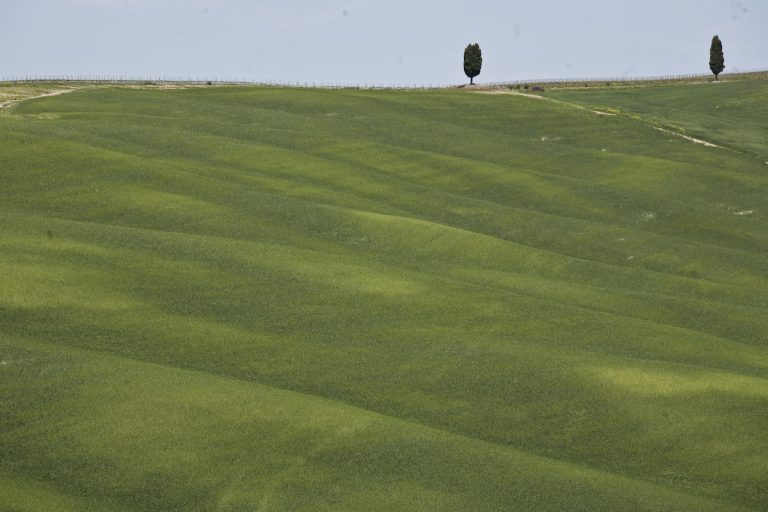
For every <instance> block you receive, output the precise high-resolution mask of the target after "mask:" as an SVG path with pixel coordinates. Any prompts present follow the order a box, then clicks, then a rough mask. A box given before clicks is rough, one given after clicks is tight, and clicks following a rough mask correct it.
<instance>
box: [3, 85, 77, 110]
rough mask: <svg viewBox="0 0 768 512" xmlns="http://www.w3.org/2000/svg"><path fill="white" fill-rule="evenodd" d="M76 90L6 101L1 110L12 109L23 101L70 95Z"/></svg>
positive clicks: (61, 90) (62, 90)
mask: <svg viewBox="0 0 768 512" xmlns="http://www.w3.org/2000/svg"><path fill="white" fill-rule="evenodd" d="M76 90H77V88H71V89H58V90H56V91H50V92H46V93H44V94H38V95H37V96H28V97H26V98H17V99H14V100H10V101H6V102H4V103H0V109H6V108H8V107H11V106H13V105H15V104H17V103H21V102H22V101H29V100H36V99H39V98H48V97H50V96H59V95H61V94H67V93H70V92H72V91H76Z"/></svg>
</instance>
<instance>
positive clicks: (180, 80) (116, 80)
mask: <svg viewBox="0 0 768 512" xmlns="http://www.w3.org/2000/svg"><path fill="white" fill-rule="evenodd" d="M19 83H28V84H31V83H46V84H47V83H50V84H114V85H146V86H152V85H158V86H160V85H188V86H206V85H208V86H213V85H250V86H261V87H287V88H315V89H441V88H446V87H451V86H452V85H451V84H434V83H429V84H426V83H420V84H416V83H414V84H375V83H362V82H361V83H329V82H309V81H306V82H296V81H294V82H291V81H273V80H267V81H264V80H249V79H243V78H233V77H223V78H222V77H206V76H194V77H190V76H186V77H185V76H102V75H25V76H10V77H0V84H19Z"/></svg>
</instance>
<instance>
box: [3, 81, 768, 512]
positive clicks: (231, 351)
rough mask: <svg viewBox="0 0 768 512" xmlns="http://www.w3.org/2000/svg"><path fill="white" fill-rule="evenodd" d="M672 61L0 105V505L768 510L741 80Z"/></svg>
mask: <svg viewBox="0 0 768 512" xmlns="http://www.w3.org/2000/svg"><path fill="white" fill-rule="evenodd" d="M674 87H675V89H674V90H671V89H670V88H665V87H659V88H656V87H653V88H648V89H643V90H637V91H627V92H623V91H620V92H616V91H610V90H606V91H598V92H594V91H592V92H586V93H582V92H576V91H573V92H566V91H563V92H558V93H547V98H550V99H553V98H554V99H557V100H558V101H549V100H547V99H544V100H537V99H533V98H529V97H523V96H519V95H513V94H493V95H492V94H478V93H473V92H467V91H458V90H447V91H351V90H350V91H327V90H291V89H269V88H247V87H210V88H190V89H179V90H157V89H152V88H147V89H129V88H105V87H96V88H88V89H83V90H79V91H75V92H71V93H69V94H65V95H60V96H55V97H45V98H39V99H34V100H29V101H24V102H21V103H18V104H15V105H13V106H11V107H10V108H8V109H6V110H5V111H4V112H3V113H1V114H0V151H1V152H2V166H1V167H0V180H2V181H0V205H2V207H1V208H0V225H2V233H3V234H2V237H0V274H2V277H1V279H2V283H4V286H3V287H2V288H0V290H1V291H0V326H1V328H0V389H2V390H3V395H2V397H0V405H1V406H2V408H1V409H0V411H2V412H0V509H8V510H13V511H37V510H44V509H47V510H64V511H67V510H72V511H74V510H77V511H83V510H93V511H103V510H114V511H145V510H179V511H181V510H184V511H195V510H199V511H203V510H206V511H208V510H211V511H239V510H255V509H258V510H306V511H317V510H350V511H361V510H436V511H437V510H440V511H443V510H457V511H459V510H461V511H466V510H510V509H515V508H516V509H519V510H532V511H560V510H583V511H600V510H605V511H615V510H645V511H662V510H664V511H666V510H668V511H685V510H690V511H703V510H711V511H725V510H733V511H737V510H743V511H748V510H753V511H757V510H768V508H766V503H768V485H767V484H768V439H767V438H766V436H765V432H766V431H768V407H766V406H767V405H768V380H767V379H768V338H767V337H766V332H768V315H767V314H766V313H767V312H768V256H766V255H768V222H767V220H768V201H767V200H766V194H765V191H766V189H767V188H768V166H767V165H766V164H765V162H764V159H763V158H762V156H761V155H763V154H764V153H763V151H764V149H765V146H764V144H765V142H764V141H765V137H764V134H765V133H766V123H765V119H766V116H765V115H762V114H763V112H762V110H761V108H762V106H763V105H765V104H766V103H765V100H766V99H768V81H757V82H754V83H749V84H744V85H742V86H739V87H736V86H734V84H727V85H725V84H723V86H720V87H719V88H718V89H717V90H718V91H721V90H723V87H731V89H729V92H730V94H729V95H728V101H730V102H733V103H735V102H738V101H743V102H744V103H743V105H752V106H750V107H743V108H739V109H737V108H734V109H732V110H728V111H727V112H728V116H727V117H726V116H721V117H718V116H713V114H712V108H711V107H712V102H714V101H717V102H719V101H720V98H719V97H716V96H713V92H712V90H714V88H706V89H705V88H703V87H700V86H694V85H691V86H681V85H676V86H674ZM740 97H743V98H742V100H739V98H740ZM696 98H698V100H697V99H696ZM682 99H685V102H683V101H682ZM678 102H679V103H680V107H679V109H674V110H673V109H670V108H668V107H667V106H668V105H669V104H670V103H673V104H677V103H678ZM576 103H578V104H580V105H582V106H584V105H588V106H591V105H596V106H600V107H601V108H612V109H614V110H616V111H621V112H628V113H631V114H632V115H623V114H622V115H615V116H606V115H598V114H595V113H594V112H591V111H590V110H591V109H592V107H589V108H576V107H575V106H574V104H576ZM718 104H721V106H722V105H723V104H724V103H722V102H719V103H718ZM740 105H742V104H740ZM720 110H724V109H723V108H721V109H720ZM662 116H664V118H663V121H664V123H663V124H664V126H667V127H670V128H675V129H679V128H681V127H684V128H685V129H686V131H687V132H690V133H691V134H695V135H696V136H700V137H701V138H704V139H706V140H708V141H712V142H714V143H716V144H718V145H721V146H727V147H724V148H712V147H706V146H703V145H701V144H694V143H691V142H690V141H688V140H685V139H683V138H680V137H676V136H674V135H671V134H670V133H667V132H661V131H658V130H656V129H654V127H653V126H652V125H651V123H649V119H650V118H651V117H653V118H654V119H656V122H658V123H661V121H659V119H658V118H660V117H662ZM675 123H677V124H675ZM761 141H762V142H761ZM761 143H762V144H763V146H761ZM733 149H735V150H733ZM758 156H760V157H759V158H758Z"/></svg>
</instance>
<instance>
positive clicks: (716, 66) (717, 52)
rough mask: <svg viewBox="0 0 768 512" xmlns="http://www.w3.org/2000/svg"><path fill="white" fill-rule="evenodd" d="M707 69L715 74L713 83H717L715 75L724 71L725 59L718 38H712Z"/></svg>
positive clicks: (721, 44)
mask: <svg viewBox="0 0 768 512" xmlns="http://www.w3.org/2000/svg"><path fill="white" fill-rule="evenodd" d="M709 69H711V70H712V73H714V74H715V81H716V82H717V80H718V78H717V75H719V74H720V73H722V72H723V70H724V69H725V57H723V43H721V42H720V38H719V37H717V36H715V37H713V38H712V46H710V47H709Z"/></svg>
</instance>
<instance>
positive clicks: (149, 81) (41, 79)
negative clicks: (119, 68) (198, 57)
mask: <svg viewBox="0 0 768 512" xmlns="http://www.w3.org/2000/svg"><path fill="white" fill-rule="evenodd" d="M720 77H721V78H722V79H738V78H768V70H750V71H740V72H734V73H722V74H721V75H720ZM707 79H712V75H711V74H705V73H699V74H682V75H660V76H647V77H627V76H622V77H598V78H543V79H535V80H514V81H508V82H492V83H481V84H478V86H480V87H521V86H525V85H528V86H536V85H540V86H549V87H553V86H559V87H568V86H574V87H578V86H589V85H593V84H595V85H604V84H610V85H614V84H615V85H631V84H643V83H652V82H669V81H690V80H707ZM0 83H4V84H9V83H60V84H67V83H70V84H114V85H189V86H203V85H251V86H261V87H290V88H322V89H442V88H447V87H455V84H453V85H452V84H423V83H422V84H411V85H407V84H372V83H327V82H281V81H258V80H248V79H242V78H232V77H224V78H220V77H205V76H202V77H201V76H196V77H189V76H188V77H179V76H101V75H27V76H11V77H0Z"/></svg>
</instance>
